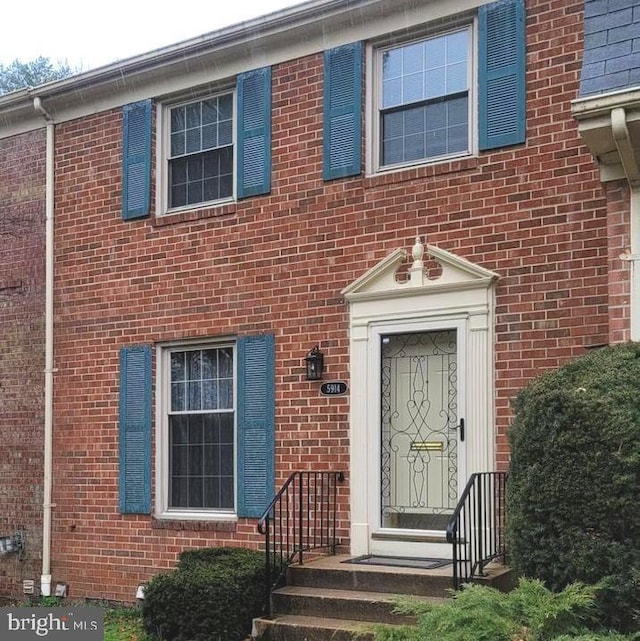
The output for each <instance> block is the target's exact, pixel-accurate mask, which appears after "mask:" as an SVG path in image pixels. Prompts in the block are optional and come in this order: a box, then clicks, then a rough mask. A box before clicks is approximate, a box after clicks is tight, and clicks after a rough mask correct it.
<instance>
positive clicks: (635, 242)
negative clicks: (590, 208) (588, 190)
mask: <svg viewBox="0 0 640 641" xmlns="http://www.w3.org/2000/svg"><path fill="white" fill-rule="evenodd" d="M630 198H631V203H630V209H631V211H630V219H631V220H630V225H631V239H630V240H631V255H632V256H634V257H635V259H634V260H633V261H632V262H631V301H630V305H631V313H630V315H631V340H632V341H637V340H640V260H639V258H638V257H640V187H638V186H635V187H634V185H633V184H632V185H631V196H630Z"/></svg>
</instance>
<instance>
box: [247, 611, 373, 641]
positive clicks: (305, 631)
mask: <svg viewBox="0 0 640 641" xmlns="http://www.w3.org/2000/svg"><path fill="white" fill-rule="evenodd" d="M378 625H380V624H378ZM375 626H376V624H375V623H367V622H362V621H350V620H346V619H328V618H325V617H313V616H300V615H294V614H285V615H279V616H277V617H275V618H273V619H254V621H253V631H252V633H251V637H252V639H259V640H260V641H373V640H374V630H375Z"/></svg>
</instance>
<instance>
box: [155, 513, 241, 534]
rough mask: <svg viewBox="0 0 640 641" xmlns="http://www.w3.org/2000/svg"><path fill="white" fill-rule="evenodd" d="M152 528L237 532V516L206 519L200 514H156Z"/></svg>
mask: <svg viewBox="0 0 640 641" xmlns="http://www.w3.org/2000/svg"><path fill="white" fill-rule="evenodd" d="M151 528H152V529H154V530H188V531H191V532H235V531H236V528H237V518H236V517H235V516H233V517H229V518H225V517H220V518H215V517H213V518H212V519H211V520H209V519H206V520H205V519H204V518H203V517H200V516H199V515H194V517H192V518H179V517H178V518H176V517H171V516H168V517H160V516H154V517H153V519H152V520H151Z"/></svg>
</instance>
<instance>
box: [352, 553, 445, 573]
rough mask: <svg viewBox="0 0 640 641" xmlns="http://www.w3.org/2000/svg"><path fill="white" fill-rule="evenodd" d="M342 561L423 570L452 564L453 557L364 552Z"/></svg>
mask: <svg viewBox="0 0 640 641" xmlns="http://www.w3.org/2000/svg"><path fill="white" fill-rule="evenodd" d="M342 563H353V564H355V565H388V566H391V567H397V568H420V569H421V570H433V569H435V568H442V567H444V566H445V565H450V563H451V559H417V558H411V557H405V556H378V555H376V554H364V555H362V556H356V557H355V558H353V559H347V560H346V561H342Z"/></svg>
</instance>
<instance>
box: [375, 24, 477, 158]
mask: <svg viewBox="0 0 640 641" xmlns="http://www.w3.org/2000/svg"><path fill="white" fill-rule="evenodd" d="M378 60H379V69H380V72H379V76H380V82H379V87H378V94H379V98H378V100H379V102H378V109H379V143H380V145H379V146H380V151H379V153H380V157H379V165H380V166H381V167H389V166H393V165H406V164H410V163H414V162H417V161H424V160H429V159H436V158H442V157H447V156H453V155H459V154H464V153H470V151H471V145H470V138H471V136H470V129H471V127H470V123H471V118H470V113H471V111H470V103H471V96H470V92H471V88H470V78H471V63H472V56H471V28H470V27H465V28H463V29H459V30H456V31H453V32H450V33H446V34H439V35H436V36H433V37H429V38H425V39H422V40H418V41H413V42H410V43H405V44H403V45H401V46H393V47H388V48H385V49H380V50H379V51H378Z"/></svg>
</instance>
